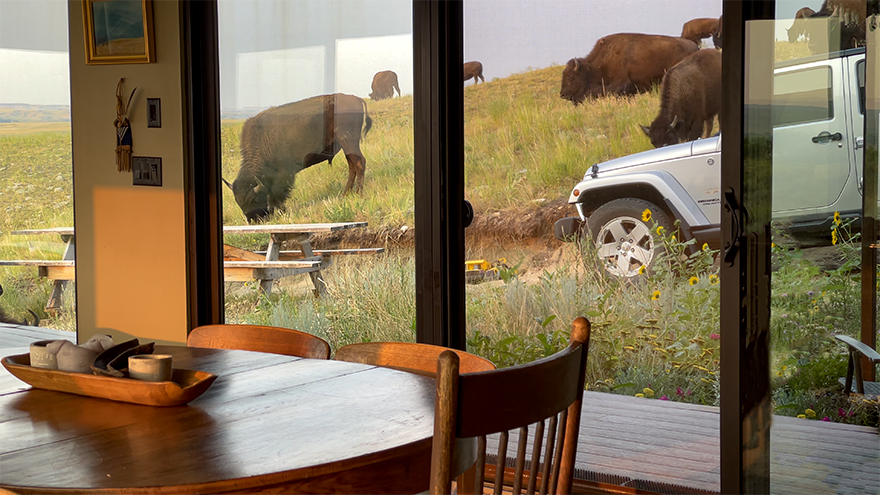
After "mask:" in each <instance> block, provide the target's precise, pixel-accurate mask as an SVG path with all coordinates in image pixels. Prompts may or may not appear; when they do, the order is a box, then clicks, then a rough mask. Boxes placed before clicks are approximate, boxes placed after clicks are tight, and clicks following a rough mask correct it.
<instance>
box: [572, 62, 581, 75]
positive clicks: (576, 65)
mask: <svg viewBox="0 0 880 495" xmlns="http://www.w3.org/2000/svg"><path fill="white" fill-rule="evenodd" d="M580 68H581V64H580V63H578V59H574V70H575V72H577V70H578V69H580Z"/></svg>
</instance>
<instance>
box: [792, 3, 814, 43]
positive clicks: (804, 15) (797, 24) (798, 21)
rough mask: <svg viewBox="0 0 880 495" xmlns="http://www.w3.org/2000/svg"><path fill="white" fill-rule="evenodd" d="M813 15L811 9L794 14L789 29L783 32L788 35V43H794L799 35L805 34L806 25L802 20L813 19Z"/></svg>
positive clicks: (806, 8) (804, 9) (803, 9)
mask: <svg viewBox="0 0 880 495" xmlns="http://www.w3.org/2000/svg"><path fill="white" fill-rule="evenodd" d="M815 13H816V12H815V11H814V10H813V9H811V8H809V7H804V8H802V9H800V10H798V11H797V12H796V13H795V14H794V22H793V23H792V24H791V27H790V28H788V29H786V30H785V32H786V33H788V41H789V43H794V42H795V41H797V40H798V38H799V37H800V36H801V35H806V34H807V33H806V31H807V23H806V22H804V19H809V18H810V17H813V14H815Z"/></svg>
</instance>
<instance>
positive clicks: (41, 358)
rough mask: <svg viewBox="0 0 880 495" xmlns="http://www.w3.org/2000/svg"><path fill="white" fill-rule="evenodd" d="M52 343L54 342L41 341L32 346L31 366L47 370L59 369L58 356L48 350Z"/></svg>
mask: <svg viewBox="0 0 880 495" xmlns="http://www.w3.org/2000/svg"><path fill="white" fill-rule="evenodd" d="M52 342H54V340H41V341H39V342H34V343H32V344H31V366H33V367H34V368H45V369H47V370H57V369H58V356H56V355H55V353H54V352H49V350H48V349H47V348H46V346H47V345H49V344H51V343H52Z"/></svg>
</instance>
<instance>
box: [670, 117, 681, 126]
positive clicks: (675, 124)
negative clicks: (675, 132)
mask: <svg viewBox="0 0 880 495" xmlns="http://www.w3.org/2000/svg"><path fill="white" fill-rule="evenodd" d="M679 122H681V120H679V118H678V115H676V116H675V117H673V118H672V123H671V124H669V128H670V129H675V127H676V126H677V125H678V123H679Z"/></svg>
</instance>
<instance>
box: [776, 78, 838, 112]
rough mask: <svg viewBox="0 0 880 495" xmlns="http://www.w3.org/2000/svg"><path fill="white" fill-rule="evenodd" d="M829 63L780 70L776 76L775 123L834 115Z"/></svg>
mask: <svg viewBox="0 0 880 495" xmlns="http://www.w3.org/2000/svg"><path fill="white" fill-rule="evenodd" d="M832 90H833V88H832V74H831V68H830V67H820V68H817V69H809V70H800V71H791V72H781V73H779V74H776V75H775V76H774V78H773V109H774V110H775V112H774V115H773V125H774V126H783V125H792V124H799V123H802V122H815V121H819V120H828V119H830V118H832V117H833V116H834V100H833V95H832Z"/></svg>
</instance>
